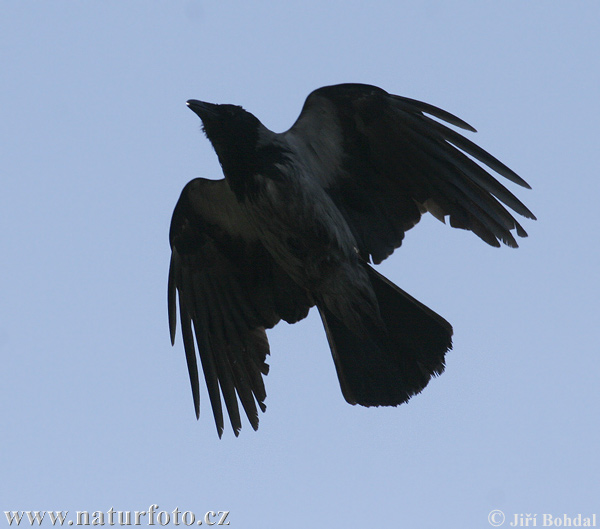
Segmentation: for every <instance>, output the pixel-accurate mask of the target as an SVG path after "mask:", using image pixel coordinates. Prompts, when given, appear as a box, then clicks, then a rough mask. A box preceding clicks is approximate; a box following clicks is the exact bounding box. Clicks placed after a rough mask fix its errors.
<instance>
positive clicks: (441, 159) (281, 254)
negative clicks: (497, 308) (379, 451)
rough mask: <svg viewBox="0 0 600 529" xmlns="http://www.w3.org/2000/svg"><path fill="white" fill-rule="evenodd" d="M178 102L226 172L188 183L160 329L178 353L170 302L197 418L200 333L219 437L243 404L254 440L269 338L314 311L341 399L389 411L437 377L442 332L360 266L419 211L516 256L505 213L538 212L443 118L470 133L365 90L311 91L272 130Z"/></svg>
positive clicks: (513, 224)
mask: <svg viewBox="0 0 600 529" xmlns="http://www.w3.org/2000/svg"><path fill="white" fill-rule="evenodd" d="M188 106H189V107H190V108H191V109H192V110H193V111H194V112H195V113H196V114H197V115H198V116H199V117H200V118H201V120H202V123H203V128H204V131H205V133H206V136H207V137H208V139H209V140H210V141H211V143H212V145H213V147H214V149H215V151H216V153H217V156H218V157H219V161H220V163H221V166H222V168H223V173H224V174H225V179H223V180H216V181H215V180H205V179H203V178H197V179H195V180H192V181H191V182H190V183H189V184H187V185H186V186H185V188H184V190H183V192H182V194H181V197H180V199H179V201H178V203H177V206H176V207H175V212H174V213H173V219H172V221H171V230H170V242H171V250H172V255H171V266H170V270H169V288H168V306H169V325H170V331H171V340H172V341H174V339H175V329H176V326H177V323H176V297H177V294H179V307H180V318H181V328H182V332H183V342H184V348H185V353H186V357H187V364H188V369H189V374H190V380H191V384H192V392H193V396H194V406H195V409H196V415H197V416H199V411H200V398H199V380H198V367H197V360H196V352H195V346H194V336H195V340H196V344H197V348H198V352H199V357H200V360H201V363H202V369H203V372H204V378H205V381H206V386H207V388H208V394H209V397H210V401H211V405H212V409H213V414H214V417H215V422H216V425H217V430H218V433H219V436H221V434H222V432H223V411H222V407H221V394H222V395H223V399H224V401H225V406H226V408H227V412H228V415H229V417H230V420H231V425H232V427H233V430H234V432H235V434H236V435H238V432H239V430H240V428H241V420H240V413H239V409H238V399H239V401H240V402H241V404H242V406H243V408H244V411H245V412H246V415H247V416H248V419H249V421H250V424H251V425H252V426H253V428H254V429H256V428H257V427H258V411H257V404H258V406H259V407H260V408H261V409H262V410H263V411H264V410H265V405H264V400H265V396H266V393H265V387H264V383H263V375H266V374H267V372H268V366H267V364H266V363H265V359H266V355H267V354H269V344H268V341H267V337H266V333H265V329H267V328H270V327H273V326H274V325H275V324H277V322H278V321H280V320H282V319H283V320H285V321H287V322H288V323H294V322H297V321H299V320H301V319H302V318H304V317H305V316H306V315H307V314H308V311H309V309H310V308H311V307H312V306H313V305H316V306H317V308H318V310H319V313H320V314H321V318H322V320H323V324H324V326H325V330H326V332H327V337H328V340H329V345H330V347H331V351H332V354H333V359H334V362H335V367H336V370H337V374H338V377H339V381H340V386H341V389H342V392H343V395H344V397H345V399H346V400H347V401H348V402H349V403H351V404H361V405H364V406H395V405H398V404H401V403H403V402H406V401H407V400H408V399H409V398H410V397H411V396H412V395H414V394H416V393H419V392H420V391H421V390H422V389H423V388H424V387H425V386H426V385H427V383H428V382H429V379H430V378H431V377H432V376H433V375H438V374H440V373H441V372H442V371H443V369H444V356H445V353H446V352H447V351H448V350H449V349H450V348H451V337H452V327H451V326H450V324H449V323H448V322H447V321H445V320H444V319H443V318H442V317H440V316H438V315H437V314H436V313H435V312H433V311H432V310H430V309H428V308H427V307H425V306H424V305H423V304H421V303H419V302H418V301H417V300H415V299H414V298H412V297H411V296H409V295H408V294H407V293H405V292H403V291H402V290H401V289H400V288H398V287H397V286H395V285H394V284H392V283H391V282H390V281H388V280H387V279H386V278H384V277H383V276H381V275H380V274H378V273H377V272H376V271H375V270H374V269H373V268H372V267H371V266H370V264H369V263H370V262H372V263H375V264H379V263H380V262H381V261H383V260H384V259H385V258H386V257H388V256H389V255H390V254H391V253H392V252H393V251H394V249H396V248H398V247H399V246H400V245H401V243H402V239H403V238H404V233H405V232H406V231H407V230H409V229H410V228H412V227H413V226H414V225H415V224H417V222H418V221H419V219H420V218H421V215H422V214H423V213H425V212H426V211H429V212H430V213H432V214H433V215H434V216H435V217H437V218H438V219H440V220H442V221H444V219H445V217H448V219H449V222H450V225H451V226H453V227H456V228H463V229H467V230H471V231H472V232H474V233H475V234H476V235H478V236H479V237H481V238H482V239H483V240H484V241H485V242H487V243H488V244H491V245H493V246H500V242H503V243H504V244H506V245H508V246H512V247H516V246H517V242H516V240H515V238H514V236H513V233H512V232H513V231H515V232H516V234H517V235H519V236H520V237H525V236H526V235H527V234H526V233H525V230H524V229H523V228H522V227H521V225H520V224H519V223H518V222H517V221H516V220H515V218H514V217H513V215H512V214H511V213H510V212H509V211H508V210H507V208H506V207H505V206H507V207H508V208H510V209H512V210H513V211H515V212H516V213H518V214H520V215H522V216H524V217H527V218H530V219H535V217H534V215H533V214H532V213H531V211H529V209H527V207H525V205H523V203H522V202H521V201H520V200H519V199H518V198H516V197H515V196H514V195H513V194H512V193H511V192H510V191H509V190H508V189H506V188H505V187H504V186H503V185H502V184H501V183H500V182H498V181H497V180H496V179H495V178H494V177H492V176H491V175H490V174H489V173H488V172H487V171H486V170H485V169H484V168H483V166H482V165H479V164H478V163H476V162H474V161H473V160H472V159H471V158H470V157H469V156H471V157H472V158H474V159H476V160H478V161H479V162H481V164H483V165H485V166H487V167H488V168H489V169H491V170H493V171H495V172H496V173H498V174H499V175H501V176H504V177H505V178H507V179H508V180H511V181H512V182H515V183H517V184H519V185H521V186H524V187H529V186H528V185H527V183H526V182H525V181H524V180H522V179H521V178H520V177H519V176H518V175H517V174H516V173H514V172H513V171H511V170H510V169H509V168H508V167H506V166H505V165H504V164H502V163H501V162H500V161H498V160H497V159H496V158H494V157H493V156H491V155H490V154H488V153H487V152H485V151H484V150H483V149H481V148H480V147H478V146H477V145H475V144H474V143H472V142H471V141H469V140H467V139H466V138H464V137H463V136H461V135H460V134H458V133H457V132H455V131H454V130H452V129H450V128H448V127H447V126H446V125H443V124H442V123H441V122H440V121H445V122H447V123H449V124H451V125H454V126H456V127H460V128H463V129H467V130H470V131H474V130H475V129H473V128H472V127H471V126H470V125H468V124H467V123H465V122H464V121H462V120H461V119H459V118H457V117H455V116H453V115H452V114H449V113H448V112H445V111H444V110H441V109H439V108H436V107H434V106H431V105H428V104H426V103H422V102H419V101H415V100H412V99H408V98H405V97H400V96H395V95H391V94H388V93H387V92H385V91H384V90H381V89H380V88H376V87H374V86H368V85H362V84H342V85H336V86H327V87H324V88H320V89H318V90H315V91H314V92H313V93H311V94H310V95H309V96H308V98H307V99H306V102H305V104H304V108H303V109H302V112H301V113H300V116H299V117H298V119H297V121H296V123H295V124H294V125H293V126H292V128H291V129H289V130H288V131H287V132H284V133H281V134H277V133H274V132H271V131H270V130H268V129H267V128H265V127H264V126H263V125H262V124H261V122H260V121H259V120H258V119H257V118H256V117H254V116H253V115H252V114H250V113H248V112H246V111H245V110H243V109H242V108H241V107H238V106H233V105H213V104H210V103H203V102H200V101H195V100H191V101H188ZM430 116H433V117H434V118H437V119H438V120H440V121H437V120H435V119H432V117H430ZM467 154H468V155H469V156H467Z"/></svg>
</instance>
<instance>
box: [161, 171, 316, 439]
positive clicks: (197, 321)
mask: <svg viewBox="0 0 600 529" xmlns="http://www.w3.org/2000/svg"><path fill="white" fill-rule="evenodd" d="M169 238H170V242H171V250H172V254H171V265H170V269H169V285H168V309H169V327H170V331H171V341H172V342H173V341H174V339H175V329H176V326H177V321H176V319H177V308H176V305H177V299H176V298H177V294H178V295H179V296H178V297H179V312H180V320H181V330H182V334H183V343H184V348H185V354H186V358H187V365H188V370H189V375H190V381H191V384H192V393H193V397H194V406H195V410H196V415H197V416H199V411H200V396H199V380H198V366H197V362H196V352H195V347H194V335H195V338H196V344H197V347H198V352H199V356H200V360H201V364H202V369H203V371H204V378H205V380H206V386H207V389H208V394H209V397H210V402H211V406H212V409H213V414H214V417H215V422H216V425H217V430H218V433H219V436H221V434H222V432H223V411H222V408H221V397H220V393H222V394H223V398H224V401H225V405H226V407H227V412H228V414H229V417H230V420H231V425H232V427H233V430H234V432H235V434H236V435H237V434H238V432H239V430H240V428H241V421H240V413H239V409H238V402H237V400H238V398H239V400H240V401H241V403H242V406H243V408H244V410H245V412H246V415H247V416H248V419H249V421H250V423H251V424H252V427H253V428H254V429H256V428H257V427H258V412H257V408H256V403H255V401H256V402H257V403H258V405H259V406H260V408H261V409H262V410H263V411H264V410H265V405H264V402H263V401H264V399H265V396H266V393H265V387H264V383H263V379H262V375H266V374H267V372H268V365H267V364H266V363H265V359H266V355H267V354H268V353H269V343H268V341H267V336H266V333H265V328H270V327H272V326H273V325H275V324H276V323H277V322H278V321H279V320H280V319H284V320H286V321H288V322H289V323H293V322H296V321H298V320H300V319H302V318H304V317H305V316H306V315H307V313H308V310H309V308H310V306H311V305H312V302H310V301H309V299H308V297H307V295H306V294H305V293H304V292H303V291H302V290H301V289H300V288H299V287H298V286H297V285H295V284H294V283H293V282H292V280H291V279H289V277H288V276H287V275H286V274H285V273H284V272H283V271H282V270H281V269H280V268H279V267H278V266H277V265H276V264H275V262H274V261H273V259H272V258H271V257H270V255H269V254H268V253H267V251H266V250H265V249H264V247H263V246H262V244H261V243H260V242H259V240H258V239H257V237H256V236H255V233H254V232H253V230H252V229H251V227H250V225H249V224H248V222H247V221H246V220H245V218H244V216H243V212H242V211H241V209H240V207H239V205H238V203H237V202H236V200H235V197H234V195H233V194H232V192H231V191H230V189H229V186H228V184H227V182H226V181H225V180H206V179H200V178H198V179H195V180H192V181H191V182H190V183H189V184H187V185H186V187H185V188H184V190H183V192H182V194H181V197H180V199H179V201H178V203H177V206H176V207H175V211H174V213H173V218H172V220H171V229H170V234H169ZM192 328H193V330H192ZM219 388H220V390H219ZM236 393H237V397H236Z"/></svg>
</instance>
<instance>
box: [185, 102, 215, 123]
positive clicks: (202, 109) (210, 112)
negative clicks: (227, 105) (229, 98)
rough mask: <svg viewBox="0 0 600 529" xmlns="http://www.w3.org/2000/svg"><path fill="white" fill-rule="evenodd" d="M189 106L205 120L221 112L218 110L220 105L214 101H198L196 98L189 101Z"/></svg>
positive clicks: (213, 117)
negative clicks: (214, 103) (213, 102)
mask: <svg viewBox="0 0 600 529" xmlns="http://www.w3.org/2000/svg"><path fill="white" fill-rule="evenodd" d="M187 106H188V107H190V109H191V110H192V111H194V113H196V114H197V115H198V117H199V118H200V119H201V120H202V121H204V120H205V119H211V118H212V119H215V118H216V117H218V115H219V113H218V111H217V107H218V105H213V104H212V103H205V102H204V101H198V100H196V99H190V100H189V101H188V102H187Z"/></svg>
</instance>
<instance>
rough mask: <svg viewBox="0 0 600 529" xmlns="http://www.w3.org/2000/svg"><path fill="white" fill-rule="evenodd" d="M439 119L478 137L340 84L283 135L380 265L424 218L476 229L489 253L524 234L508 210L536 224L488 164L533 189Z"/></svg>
mask: <svg viewBox="0 0 600 529" xmlns="http://www.w3.org/2000/svg"><path fill="white" fill-rule="evenodd" d="M431 116H433V117H435V118H437V120H436V119H432V117H431ZM438 120H440V121H445V122H446V123H449V124H451V125H454V126H456V127H460V128H463V129H466V130H470V131H473V132H474V131H475V129H474V128H473V127H471V126H470V125H468V124H467V123H465V122H464V121H462V120H461V119H459V118H457V117H456V116H453V115H452V114H450V113H448V112H446V111H444V110H441V109H439V108H437V107H434V106H432V105H429V104H427V103H422V102H420V101H415V100H413V99H408V98H405V97H400V96H395V95H391V94H388V93H387V92H385V91H384V90H382V89H380V88H377V87H374V86H369V85H362V84H343V85H335V86H328V87H324V88H320V89H318V90H315V91H314V92H312V93H311V94H310V95H309V96H308V98H307V99H306V102H305V104H304V107H303V109H302V112H301V114H300V116H299V117H298V119H297V121H296V123H295V124H294V125H293V126H292V128H291V129H290V130H288V131H287V132H285V133H283V135H284V136H285V138H286V140H287V141H288V142H289V143H290V144H292V145H293V146H294V147H295V148H296V149H297V150H298V152H300V153H302V155H303V157H305V158H306V159H307V160H308V162H307V163H308V164H309V165H310V168H311V172H312V173H313V174H314V175H315V177H316V178H318V179H319V180H320V182H321V183H322V185H323V187H324V188H325V189H326V190H327V191H328V192H329V194H330V195H331V197H332V198H333V200H334V201H335V202H336V204H337V205H338V207H339V208H340V210H341V211H342V213H343V214H344V216H345V218H346V220H347V221H348V223H349V225H350V227H351V229H352V230H353V233H354V235H355V237H356V239H357V242H358V245H359V250H360V251H361V253H362V255H363V257H365V258H368V257H370V258H371V259H372V260H373V261H374V262H375V263H379V262H381V261H382V260H383V259H385V258H386V257H388V256H389V255H390V254H391V253H392V252H393V251H394V249H395V248H397V247H399V246H400V244H401V243H402V239H403V237H404V232H406V231H407V230H409V229H410V228H412V227H413V226H414V225H415V224H417V222H418V221H419V219H420V218H421V214H422V213H424V212H425V211H429V212H430V213H432V214H433V215H434V216H435V217H436V218H438V219H439V220H441V221H442V222H444V219H445V217H446V216H447V217H449V222H450V225H451V226H453V227H455V228H463V229H467V230H471V231H472V232H474V233H475V234H477V235H478V236H479V237H481V238H482V239H483V240H484V241H485V242H487V243H489V244H491V245H492V246H500V241H502V242H503V243H504V244H506V245H508V246H512V247H516V246H517V242H516V241H515V238H514V236H513V234H512V233H511V231H512V230H513V229H514V230H516V233H517V235H519V236H521V237H526V236H527V233H526V232H525V230H524V229H523V227H522V226H521V225H520V224H519V223H518V222H517V221H516V220H515V218H514V217H513V216H512V214H511V213H510V212H509V211H508V210H507V209H506V207H505V206H508V207H509V208H510V209H512V210H513V211H515V212H516V213H518V214H520V215H523V216H524V217H527V218H531V219H535V216H534V215H533V213H531V211H529V209H527V207H526V206H525V205H524V204H523V203H522V202H521V201H520V200H519V199H518V198H516V197H515V196H514V195H513V194H512V193H511V192H510V191H509V190H508V189H507V188H506V187H504V186H503V185H502V184H501V183H500V182H498V180H496V178H494V177H493V176H492V175H491V174H489V173H488V171H487V170H486V169H484V166H487V168H488V169H491V170H492V171H494V172H496V173H497V174H499V175H501V176H503V177H505V178H507V179H508V180H511V181H512V182H514V183H516V184H519V185H521V186H523V187H527V188H529V185H528V184H527V183H526V182H525V181H524V180H523V179H522V178H520V177H519V176H518V175H517V174H516V173H514V172H513V171H512V170H511V169H509V168H508V167H506V166H505V165H504V164H502V163H501V162H500V161H498V160H497V159H496V158H494V157H493V156H492V155H490V154H488V153H487V152H486V151H484V150H483V149H481V148H480V147H478V146H477V145H475V144H474V143H473V142H471V141H470V140H468V139H466V138H465V137H463V136H461V135H460V134H458V133H457V132H456V131H454V130H452V129H451V128H448V127H447V126H446V125H444V124H442V123H441V122H440V121H438ZM473 158H474V159H475V160H477V161H478V162H480V164H481V165H480V164H478V163H476V162H475V161H473ZM503 204H504V205H503Z"/></svg>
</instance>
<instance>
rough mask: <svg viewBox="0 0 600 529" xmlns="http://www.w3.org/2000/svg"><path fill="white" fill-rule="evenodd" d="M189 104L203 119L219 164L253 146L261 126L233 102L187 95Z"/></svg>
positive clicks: (252, 148)
mask: <svg viewBox="0 0 600 529" xmlns="http://www.w3.org/2000/svg"><path fill="white" fill-rule="evenodd" d="M187 105H188V107H190V109H191V110H193V111H194V113H196V114H197V115H198V117H199V118H200V119H201V120H202V129H203V130H204V133H205V134H206V137H207V138H208V139H209V140H210V142H211V143H212V145H213V147H214V149H215V151H216V153H217V156H218V157H219V160H220V162H221V165H223V166H224V168H225V165H228V164H229V163H231V162H232V161H234V160H235V159H236V158H239V157H241V156H243V157H245V158H247V157H248V156H249V155H250V154H251V152H253V151H254V150H255V149H256V146H257V144H258V139H259V131H260V129H261V128H264V127H263V126H262V124H261V123H260V121H259V120H258V119H257V118H256V117H254V116H253V115H252V114H250V112H246V111H245V110H244V109H243V108H242V107H240V106H236V105H215V104H213V103H205V102H204V101H197V100H195V99H190V100H189V101H188V102H187Z"/></svg>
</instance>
